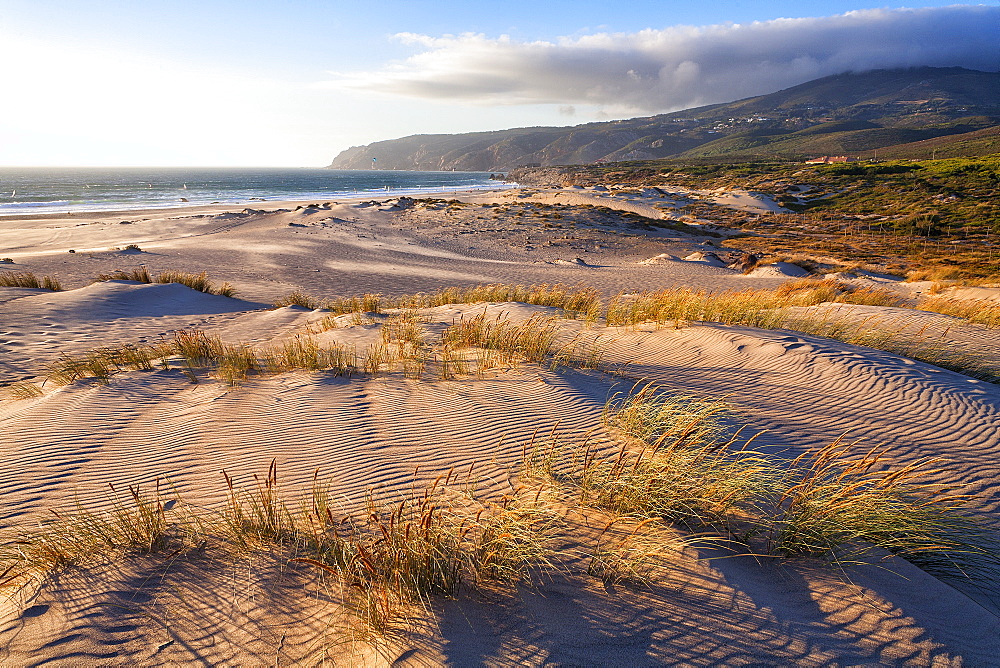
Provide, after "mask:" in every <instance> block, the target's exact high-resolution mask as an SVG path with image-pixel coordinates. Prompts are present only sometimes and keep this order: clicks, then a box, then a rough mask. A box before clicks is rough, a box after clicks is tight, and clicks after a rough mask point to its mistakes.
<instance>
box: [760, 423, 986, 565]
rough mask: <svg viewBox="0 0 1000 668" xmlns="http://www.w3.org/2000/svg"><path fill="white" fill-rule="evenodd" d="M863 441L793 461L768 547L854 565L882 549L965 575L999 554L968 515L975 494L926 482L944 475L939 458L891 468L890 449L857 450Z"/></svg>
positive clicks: (831, 446) (770, 529)
mask: <svg viewBox="0 0 1000 668" xmlns="http://www.w3.org/2000/svg"><path fill="white" fill-rule="evenodd" d="M856 445H857V444H856V443H847V442H845V441H844V440H843V439H838V440H837V441H835V442H833V443H831V444H829V445H827V446H826V447H824V448H822V449H821V450H820V451H819V452H817V453H815V454H804V455H802V456H800V457H799V458H798V459H796V460H795V461H794V462H792V463H791V465H790V466H789V467H788V479H787V483H786V484H787V487H786V488H785V489H784V490H783V493H782V495H781V496H780V497H779V498H778V500H777V502H776V503H775V506H774V508H773V511H774V514H773V517H772V518H771V520H770V526H768V528H767V533H768V546H767V547H768V551H769V552H771V553H776V554H782V555H792V556H794V555H806V556H819V557H823V558H826V559H829V560H831V561H835V562H837V563H839V564H849V563H855V562H864V561H868V560H870V559H871V552H872V550H873V549H874V548H881V549H884V550H887V551H889V552H891V553H893V554H896V555H899V556H901V557H903V558H905V559H907V560H908V561H911V562H912V563H914V564H916V565H918V566H920V567H921V568H924V569H926V570H929V571H931V572H935V573H941V574H945V575H963V576H964V575H965V574H966V573H968V572H969V571H970V568H973V567H975V566H976V565H977V564H981V563H982V562H984V561H985V562H989V561H994V562H995V561H996V560H997V552H996V551H995V549H993V548H995V546H992V548H991V546H990V542H991V541H990V540H989V539H988V537H987V533H986V531H985V530H984V527H983V525H982V524H980V523H979V522H978V521H977V520H976V519H974V518H973V516H972V515H971V514H969V511H968V504H969V500H970V497H969V496H967V495H963V494H957V493H955V491H954V490H953V489H952V488H949V487H948V486H946V485H942V484H936V483H930V482H926V480H927V479H928V478H929V477H932V476H934V475H935V474H940V473H941V470H940V469H932V468H931V467H932V466H935V465H936V464H937V463H938V462H937V460H934V459H923V460H918V461H915V462H912V463H910V464H908V465H906V466H903V467H900V468H891V467H888V466H887V465H886V462H885V461H884V460H885V454H886V451H885V450H884V449H879V448H872V449H869V450H867V451H864V452H861V453H859V454H853V453H851V450H852V449H853V448H854V446H856Z"/></svg>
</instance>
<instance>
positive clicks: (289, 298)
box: [274, 290, 320, 311]
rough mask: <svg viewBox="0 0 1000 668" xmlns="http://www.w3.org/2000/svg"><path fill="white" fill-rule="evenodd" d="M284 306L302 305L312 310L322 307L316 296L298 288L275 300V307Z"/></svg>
mask: <svg viewBox="0 0 1000 668" xmlns="http://www.w3.org/2000/svg"><path fill="white" fill-rule="evenodd" d="M283 306H301V307H303V308H307V309H309V310H310V311H315V310H316V309H318V308H320V302H319V300H318V299H316V298H315V297H310V296H309V295H307V294H305V293H303V292H301V291H299V290H296V291H294V292H290V293H288V294H287V295H285V296H284V297H282V298H281V299H279V300H278V301H276V302H274V307H275V308H281V307H283Z"/></svg>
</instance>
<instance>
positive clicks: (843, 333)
mask: <svg viewBox="0 0 1000 668" xmlns="http://www.w3.org/2000/svg"><path fill="white" fill-rule="evenodd" d="M809 283H817V284H816V285H809ZM796 284H800V285H798V286H796ZM796 284H791V285H790V286H789V287H787V288H784V289H779V290H776V291H766V290H743V291H735V292H732V291H730V292H719V293H711V292H707V291H704V290H698V291H694V290H690V289H686V288H678V289H671V290H662V291H659V292H644V293H639V294H631V295H618V296H617V297H615V298H614V299H613V300H612V301H611V303H610V304H609V305H608V310H607V323H608V325H613V326H633V325H636V324H639V323H644V322H652V323H656V324H658V325H666V324H673V325H674V326H675V327H681V326H683V325H685V324H686V323H688V322H691V321H703V322H718V323H722V324H725V325H743V326H747V327H758V328H762V329H789V330H794V331H798V332H803V333H805V334H811V335H814V336H821V337H824V338H829V339H835V340H838V341H843V342H845V343H850V344H853V345H859V346H865V347H868V348H875V349H877V350H885V351H888V352H891V353H894V354H897V355H902V356H904V357H909V358H912V359H917V360H920V361H923V362H928V363H930V364H934V365H936V366H939V367H942V368H945V369H950V370H952V371H957V372H959V373H963V374H966V375H969V376H972V377H974V378H978V379H980V380H987V381H989V382H997V381H1000V369H998V368H997V367H996V366H995V365H994V364H993V363H991V362H990V361H989V359H988V358H987V357H986V356H985V355H983V354H980V353H978V352H976V351H972V350H968V349H966V348H961V347H956V346H955V345H953V344H952V342H951V341H950V339H949V338H948V337H947V332H942V333H938V334H934V333H930V332H928V331H927V330H926V329H921V330H920V331H917V332H910V331H906V330H905V329H903V328H902V327H901V326H900V324H899V322H897V321H895V320H893V319H891V318H888V317H878V316H872V317H868V318H864V319H861V320H859V319H857V318H851V317H849V316H846V315H844V314H842V313H841V312H840V311H839V310H838V309H837V307H836V306H834V305H830V306H829V307H826V308H821V309H819V310H816V311H813V312H802V311H798V312H795V311H791V310H789V309H790V307H795V306H809V305H815V304H819V303H824V302H825V301H826V300H825V299H824V298H825V297H827V296H829V294H828V290H829V286H825V285H822V284H820V282H816V281H811V280H810V279H806V280H804V281H801V282H798V281H797V282H796ZM875 292H877V291H866V292H862V294H861V297H860V300H859V303H861V304H868V305H880V306H885V305H889V304H886V303H880V302H884V301H885V300H884V299H883V296H882V295H881V294H880V293H878V294H875ZM853 294H856V293H847V294H844V295H841V296H840V297H838V299H839V300H840V301H839V302H838V303H854V302H851V301H850V299H851V298H852V295H853ZM873 302H874V304H873ZM967 312H968V311H967Z"/></svg>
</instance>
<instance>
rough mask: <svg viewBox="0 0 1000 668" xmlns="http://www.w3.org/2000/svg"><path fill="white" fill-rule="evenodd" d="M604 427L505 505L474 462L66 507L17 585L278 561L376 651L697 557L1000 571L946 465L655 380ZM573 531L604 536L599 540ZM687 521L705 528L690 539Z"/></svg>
mask: <svg viewBox="0 0 1000 668" xmlns="http://www.w3.org/2000/svg"><path fill="white" fill-rule="evenodd" d="M605 416H606V421H607V423H608V424H609V425H610V426H611V427H613V429H614V431H613V432H612V434H613V435H614V440H613V441H611V442H607V441H603V442H594V441H591V440H590V439H585V440H584V441H583V442H575V443H572V444H568V445H567V444H563V443H561V442H560V437H559V436H558V435H557V434H556V433H555V430H553V433H552V434H550V436H549V438H548V442H547V443H543V442H540V441H534V442H533V443H532V444H531V445H529V446H528V447H526V448H525V452H524V457H523V461H522V464H521V477H520V483H519V484H518V483H515V482H513V481H512V482H511V483H510V487H509V489H508V491H507V492H506V493H499V492H493V493H492V494H490V495H486V494H484V493H482V492H480V491H479V489H478V485H477V482H476V479H475V477H474V475H473V470H472V467H470V468H469V469H468V470H467V471H466V472H465V473H464V475H463V474H461V473H459V472H457V471H456V470H455V469H454V468H453V469H451V470H449V471H447V472H445V473H443V474H441V475H440V476H439V477H438V478H437V479H436V480H434V481H433V482H432V483H430V484H429V485H427V486H425V487H422V488H417V489H413V490H411V491H409V492H406V493H402V494H398V495H389V496H387V495H385V494H379V493H378V492H377V491H374V490H372V491H369V493H368V495H367V497H366V499H365V501H364V503H363V504H362V505H361V507H359V508H354V509H353V510H352V509H347V510H345V509H344V508H343V507H342V506H341V505H340V502H339V501H338V500H337V499H336V498H335V497H334V496H333V494H332V493H331V487H330V485H329V484H326V483H324V482H323V481H321V479H320V478H319V474H318V472H317V474H316V475H315V476H314V478H313V484H312V486H311V489H309V490H308V492H307V493H305V494H304V495H303V496H302V497H301V498H298V499H290V498H289V497H287V496H285V495H284V494H283V493H282V492H281V490H280V486H279V483H278V469H277V465H276V463H275V462H274V461H272V462H271V466H270V468H269V470H268V471H267V473H266V474H265V475H264V476H262V477H257V476H254V480H255V482H254V484H252V485H251V486H250V487H249V488H241V487H240V486H238V485H237V484H236V483H235V482H234V480H233V478H232V477H231V476H229V475H228V474H227V473H226V472H223V475H224V478H225V484H226V488H227V490H228V500H227V501H226V502H225V503H224V504H223V505H222V507H221V508H219V509H216V510H211V509H199V508H198V507H196V506H188V504H186V503H185V502H184V500H183V499H182V498H180V496H178V495H177V494H165V493H163V492H162V491H161V489H160V485H159V484H157V486H156V487H155V488H154V489H153V491H152V492H151V493H143V492H141V491H140V490H139V488H138V487H130V488H129V490H128V495H127V496H125V497H124V498H121V497H119V496H118V495H117V494H116V493H115V490H113V489H112V491H111V494H112V496H111V504H110V510H107V511H104V512H93V511H91V510H88V509H86V508H84V507H82V506H77V508H76V509H75V510H74V511H73V512H63V511H61V510H54V512H53V514H52V518H50V520H48V521H46V522H44V523H42V524H41V525H40V526H38V527H35V528H20V529H16V530H13V531H11V532H8V534H7V535H6V536H4V541H3V543H2V547H0V587H2V588H4V589H7V590H8V591H9V590H12V589H18V588H21V587H24V586H28V585H35V586H44V584H45V583H46V582H48V581H49V580H50V578H51V577H52V576H54V575H56V574H58V573H60V572H62V571H64V570H66V569H70V568H79V567H91V566H98V567H99V566H100V564H102V563H106V562H108V561H119V560H123V559H128V558H130V557H131V556H137V555H153V556H157V555H158V556H159V558H163V559H168V560H169V559H177V558H181V557H185V558H187V556H186V555H190V558H191V559H192V560H193V561H192V563H195V564H197V563H201V562H198V559H199V555H202V556H204V555H209V554H211V555H214V557H215V558H213V559H206V560H204V562H203V563H204V564H206V565H210V564H215V565H217V564H218V563H219V561H218V559H223V560H229V562H230V563H232V564H234V567H235V564H237V563H240V562H241V561H242V560H251V561H254V560H261V559H266V558H271V559H274V558H276V559H279V560H280V561H281V562H283V563H284V564H285V567H286V568H287V567H295V566H298V567H301V568H309V569H314V570H315V571H317V572H318V573H319V574H320V575H321V577H322V578H325V579H326V580H327V581H328V582H329V583H330V584H332V585H335V586H334V589H336V590H337V591H340V592H341V593H342V595H341V598H340V601H339V605H341V607H342V608H343V611H344V612H345V614H346V618H345V622H344V626H343V628H342V629H341V630H342V631H343V633H345V634H346V635H348V636H351V637H354V638H361V639H367V640H373V641H378V640H379V639H382V638H385V637H387V636H390V635H392V634H393V633H395V632H396V631H398V630H400V629H403V628H406V627H407V626H409V625H412V624H414V623H416V622H417V621H418V620H419V619H421V618H429V617H432V616H433V612H432V607H433V606H434V603H435V601H437V600H440V599H442V598H454V597H456V596H458V595H459V594H460V593H461V592H463V591H464V592H469V591H473V592H481V593H489V594H491V595H495V594H497V593H503V592H511V591H513V590H514V589H515V588H516V587H519V586H531V583H532V582H533V578H535V577H536V576H544V575H545V574H546V573H549V574H551V573H555V572H570V571H573V572H575V573H577V574H578V575H582V574H587V575H590V576H593V577H598V578H601V579H604V580H609V581H623V580H624V581H629V582H631V583H632V584H633V585H642V584H643V583H644V582H649V579H648V578H650V577H652V576H651V573H653V572H654V569H655V568H669V567H670V562H669V559H668V558H667V556H668V555H670V554H672V553H673V552H675V551H676V550H677V549H679V547H680V546H682V545H683V544H684V543H685V542H690V543H699V542H701V543H706V542H711V543H714V544H716V545H719V544H723V545H725V546H727V547H728V548H729V550H730V552H733V553H739V552H747V551H750V552H752V553H754V554H756V555H757V556H758V557H770V558H791V557H798V556H820V557H822V558H825V559H826V560H828V561H830V562H831V563H833V564H836V565H838V566H841V567H842V566H845V565H847V564H851V563H858V562H860V563H873V562H879V561H881V560H882V558H883V557H882V553H881V552H880V550H885V551H888V552H891V553H895V554H899V555H901V556H903V557H905V558H907V559H910V560H913V561H914V562H916V563H919V564H920V565H922V566H924V567H925V568H930V569H933V570H936V571H939V572H944V573H947V574H950V575H953V576H954V575H957V576H962V577H971V578H973V580H974V581H975V578H976V577H978V573H979V572H978V571H977V570H976V569H977V567H979V566H981V565H983V564H996V563H997V561H998V558H1000V553H998V552H997V550H996V549H995V546H993V545H991V544H990V543H989V541H988V539H987V537H986V533H985V532H984V531H983V530H982V529H981V528H980V525H979V524H978V522H977V521H976V520H975V518H974V517H973V516H972V515H971V513H970V511H969V505H968V501H969V499H967V498H966V497H964V496H961V495H957V494H954V493H952V492H951V491H949V490H948V489H946V488H944V487H942V486H940V485H933V484H928V483H925V482H922V480H923V479H924V477H925V476H926V475H927V474H928V473H929V472H930V471H929V467H930V466H934V465H935V464H934V463H933V462H931V461H927V460H924V461H919V462H913V463H911V464H909V465H907V466H904V467H901V468H892V467H888V466H886V465H885V462H884V461H883V460H882V458H881V455H880V453H879V452H878V451H877V450H871V451H866V452H862V453H860V454H854V453H853V447H852V445H851V444H845V443H843V442H840V441H838V442H835V443H833V444H831V445H829V446H827V447H826V448H823V449H822V450H820V451H819V452H811V453H807V454H803V455H802V456H800V457H798V458H796V459H794V460H788V459H784V460H782V459H779V458H777V457H775V456H766V455H763V454H761V453H759V452H756V451H754V450H751V449H750V448H749V447H748V446H749V444H750V443H752V442H753V440H754V439H753V438H745V437H743V436H742V435H741V433H742V432H741V431H740V430H735V431H734V430H733V429H732V428H730V427H728V426H727V424H728V422H727V421H726V419H725V418H728V417H731V411H730V409H729V407H728V406H727V405H726V404H725V403H724V402H722V401H720V400H716V399H706V398H698V397H689V396H677V395H672V394H668V393H666V392H663V391H661V390H660V389H659V388H657V387H655V386H651V385H647V386H645V387H642V388H640V389H638V391H635V392H633V393H630V394H628V395H626V396H621V397H617V398H615V399H614V400H612V401H611V402H609V404H608V406H607V409H606V412H605ZM575 516H579V517H588V516H589V517H591V518H599V520H600V522H601V523H602V524H603V525H604V529H603V530H601V531H589V530H585V529H583V525H582V524H578V523H576V522H575V521H574V520H572V519H569V518H571V517H575ZM670 524H678V525H681V526H683V527H685V528H687V529H688V530H689V531H690V530H694V531H697V532H698V533H695V534H690V535H689V537H688V538H687V539H684V540H682V541H681V543H680V544H678V540H677V539H676V538H674V537H672V534H670V533H669V532H667V531H666V529H667V528H669V525H670ZM598 526H600V524H599V525H598ZM205 567H209V566H205ZM581 569H582V573H581ZM983 584H984V586H986V584H987V583H983Z"/></svg>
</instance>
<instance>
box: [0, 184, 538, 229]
mask: <svg viewBox="0 0 1000 668" xmlns="http://www.w3.org/2000/svg"><path fill="white" fill-rule="evenodd" d="M498 183H503V182H498ZM521 187H522V186H521V185H519V184H511V185H510V186H509V187H502V186H501V187H496V186H489V187H482V188H476V187H469V188H461V189H457V190H440V189H428V190H413V189H409V188H399V189H394V190H386V191H380V190H376V191H366V192H364V193H360V192H359V193H355V194H350V193H348V194H346V195H336V196H334V195H320V196H316V197H310V198H303V199H247V200H239V201H235V202H210V203H206V204H199V203H196V202H180V203H178V204H177V205H173V206H144V207H142V208H125V209H122V208H108V209H85V210H75V211H74V210H67V211H49V212H45V213H41V212H40V213H32V212H18V213H9V214H7V213H2V212H0V223H2V222H4V221H8V220H9V221H24V220H61V219H63V218H72V217H75V216H98V217H100V216H112V215H113V216H124V215H135V214H161V213H166V212H172V211H177V212H180V213H184V214H191V213H226V212H228V211H230V210H232V209H235V208H241V209H245V208H254V205H268V206H276V207H277V208H284V207H285V206H293V207H294V206H300V205H303V204H308V203H312V202H317V201H329V202H334V203H337V202H341V201H344V202H354V201H366V200H371V199H376V198H378V196H379V195H384V197H388V198H390V199H391V198H394V197H429V196H430V197H432V196H443V195H458V194H461V193H465V194H486V193H490V192H493V191H495V190H515V189H517V188H521Z"/></svg>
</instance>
